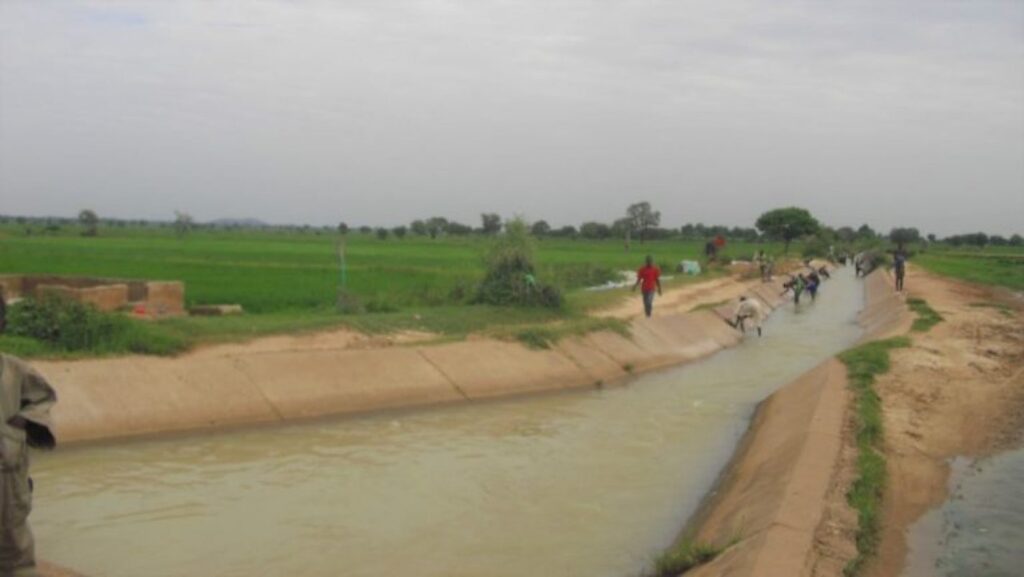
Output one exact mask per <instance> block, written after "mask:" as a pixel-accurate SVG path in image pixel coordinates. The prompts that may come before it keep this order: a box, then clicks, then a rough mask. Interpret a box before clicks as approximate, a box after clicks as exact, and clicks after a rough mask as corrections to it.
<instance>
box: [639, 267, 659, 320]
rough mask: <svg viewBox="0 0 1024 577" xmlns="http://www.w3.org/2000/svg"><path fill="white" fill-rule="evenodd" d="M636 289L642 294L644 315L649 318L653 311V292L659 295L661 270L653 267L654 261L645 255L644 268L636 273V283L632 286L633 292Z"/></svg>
mask: <svg viewBox="0 0 1024 577" xmlns="http://www.w3.org/2000/svg"><path fill="white" fill-rule="evenodd" d="M636 287H640V292H641V293H643V296H644V314H645V315H647V318H650V317H651V312H652V311H653V310H654V291H655V290H657V291H658V295H659V296H660V295H661V269H659V268H658V267H656V266H654V259H653V258H652V257H651V255H647V258H646V259H645V260H644V266H642V267H640V269H639V270H637V271H636V283H635V284H633V291H636Z"/></svg>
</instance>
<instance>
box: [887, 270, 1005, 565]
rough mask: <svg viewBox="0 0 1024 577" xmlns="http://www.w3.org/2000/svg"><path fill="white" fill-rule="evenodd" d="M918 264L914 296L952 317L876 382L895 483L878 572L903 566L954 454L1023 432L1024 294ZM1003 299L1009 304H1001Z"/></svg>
mask: <svg viewBox="0 0 1024 577" xmlns="http://www.w3.org/2000/svg"><path fill="white" fill-rule="evenodd" d="M910 272H911V274H910V275H909V276H908V278H907V290H908V292H909V296H911V297H919V298H923V299H925V300H926V301H927V302H928V304H929V305H931V307H932V308H934V309H935V310H937V311H938V312H939V313H940V314H941V315H942V316H943V317H944V318H945V322H942V323H939V324H938V325H936V326H935V327H933V328H932V329H931V330H930V331H928V332H927V333H913V335H912V338H913V346H912V347H910V348H908V349H901V350H896V351H894V352H893V355H892V369H891V370H890V372H889V373H888V374H886V375H883V376H882V377H881V378H880V379H879V380H878V382H877V385H876V386H877V389H878V392H879V394H880V395H881V397H882V404H883V407H884V419H885V427H886V428H885V439H886V442H885V453H886V457H887V459H888V473H889V484H888V487H887V492H886V495H885V500H884V508H883V534H882V543H881V548H880V552H879V556H878V558H877V559H876V560H875V561H874V562H872V563H871V565H870V566H869V568H868V571H867V575H868V576H869V577H889V576H896V575H899V574H900V573H901V572H902V571H903V567H904V563H905V559H906V554H907V545H906V531H907V528H908V527H909V526H910V525H911V524H912V523H913V522H914V521H916V520H917V519H918V518H919V517H920V516H921V515H922V514H924V513H925V512H926V511H927V510H928V509H930V508H931V507H934V506H936V505H938V504H940V503H942V502H943V501H944V500H945V499H946V498H947V496H948V495H947V489H946V487H947V480H948V477H949V472H950V471H949V466H948V464H947V463H948V461H949V459H951V458H952V457H954V456H957V455H964V456H982V455H986V454H991V453H994V452H998V451H1000V450H1005V449H1007V448H1010V447H1012V446H1014V445H1016V444H1018V443H1019V442H1020V440H1021V436H1020V435H1021V433H1022V432H1024V325H1022V324H1021V320H1022V319H1024V303H1022V299H1021V298H1020V296H1019V295H1013V294H1011V293H1009V292H1007V291H1001V290H999V289H991V288H985V287H978V286H974V285H968V284H966V283H961V282H957V281H954V280H949V279H945V278H940V277H936V276H932V275H929V274H927V273H924V272H922V271H920V270H919V269H912V270H911V271H910ZM997 303H999V304H1002V305H1003V306H1004V307H1008V308H1003V309H1000V308H995V307H994V306H992V305H995V304H997ZM979 305H986V306H979Z"/></svg>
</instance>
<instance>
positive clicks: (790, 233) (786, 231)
mask: <svg viewBox="0 0 1024 577" xmlns="http://www.w3.org/2000/svg"><path fill="white" fill-rule="evenodd" d="M756 226H757V229H758V230H760V231H761V232H762V233H764V234H765V235H767V236H768V237H770V238H774V239H778V240H782V241H784V242H785V243H786V248H785V251H784V252H786V253H789V243H790V242H792V241H793V240H794V239H797V238H800V237H802V236H807V235H809V234H814V233H816V232H818V228H819V225H818V221H817V220H816V219H815V218H814V217H813V216H811V213H809V212H807V210H805V209H803V208H797V207H795V206H790V207H787V208H776V209H775V210H769V211H768V212H766V213H764V214H762V215H761V216H760V217H759V218H758V219H757V223H756Z"/></svg>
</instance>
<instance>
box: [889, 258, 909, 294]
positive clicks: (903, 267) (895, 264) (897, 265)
mask: <svg viewBox="0 0 1024 577" xmlns="http://www.w3.org/2000/svg"><path fill="white" fill-rule="evenodd" d="M892 272H893V274H895V275H896V292H899V293H901V292H903V277H904V276H906V274H907V255H906V253H904V252H903V251H902V250H898V251H896V254H894V255H892Z"/></svg>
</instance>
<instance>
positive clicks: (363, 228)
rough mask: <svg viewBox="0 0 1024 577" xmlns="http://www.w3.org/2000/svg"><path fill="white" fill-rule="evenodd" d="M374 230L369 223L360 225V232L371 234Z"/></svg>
mask: <svg viewBox="0 0 1024 577" xmlns="http://www.w3.org/2000/svg"><path fill="white" fill-rule="evenodd" d="M372 232H373V227H372V226H367V225H365V224H364V225H363V226H361V227H359V234H370V233H372Z"/></svg>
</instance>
